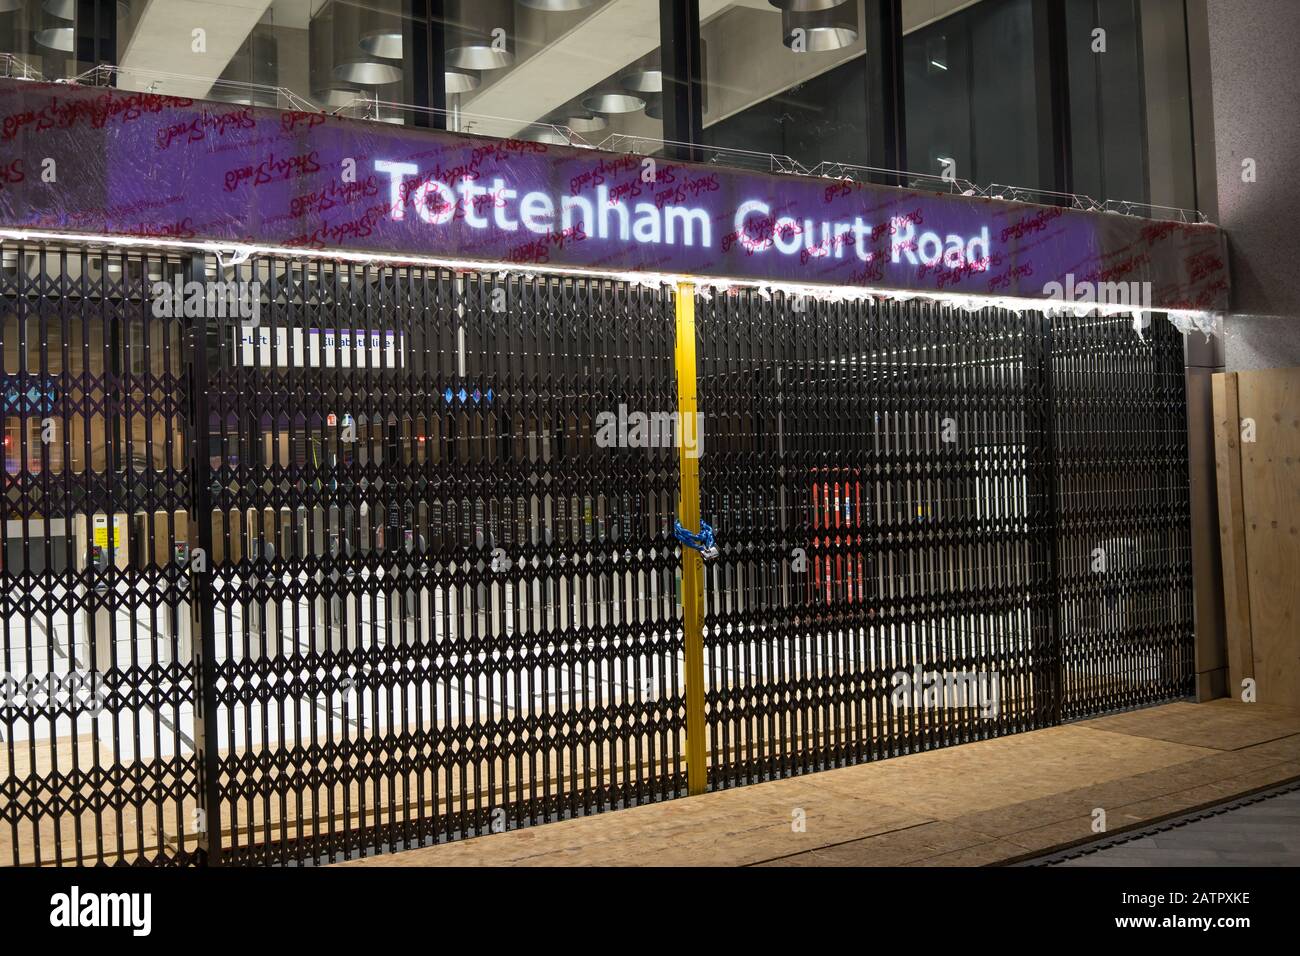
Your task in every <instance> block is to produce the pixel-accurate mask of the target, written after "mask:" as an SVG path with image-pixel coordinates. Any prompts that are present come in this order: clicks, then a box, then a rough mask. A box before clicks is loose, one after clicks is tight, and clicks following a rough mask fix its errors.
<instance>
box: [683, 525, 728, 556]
mask: <svg viewBox="0 0 1300 956" xmlns="http://www.w3.org/2000/svg"><path fill="white" fill-rule="evenodd" d="M673 536H674V537H675V538H676V539H677V540H678V541H680V542H681V543H682V544H684V545H685V546H686V547H688V548H694V549H695V550H696V551H698V552H700V555H701V557H703V558H704V559H705V560H709V559H712V558H716V557H717V556H718V546H717V544H716V542H714V540H713V529H712V528H710V527H709V526H708V525H707V524H705V523H704V522H703V521H701V522H700V531H699V534H696V533H695V532H693V531H687V530H686V529H685V528H683V527H682V523H681V522H680V521H674V522H673Z"/></svg>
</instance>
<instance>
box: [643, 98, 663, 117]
mask: <svg viewBox="0 0 1300 956" xmlns="http://www.w3.org/2000/svg"><path fill="white" fill-rule="evenodd" d="M645 115H646V116H648V117H650V118H651V119H655V120H661V119H663V118H664V98H663V97H662V96H649V97H646V101H645Z"/></svg>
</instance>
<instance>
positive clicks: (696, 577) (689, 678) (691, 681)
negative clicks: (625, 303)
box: [677, 282, 708, 796]
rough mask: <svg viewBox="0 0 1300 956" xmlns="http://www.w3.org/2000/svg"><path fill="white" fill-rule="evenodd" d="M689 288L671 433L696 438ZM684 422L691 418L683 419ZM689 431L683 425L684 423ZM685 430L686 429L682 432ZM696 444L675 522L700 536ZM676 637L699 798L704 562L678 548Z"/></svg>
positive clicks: (683, 452) (693, 784)
mask: <svg viewBox="0 0 1300 956" xmlns="http://www.w3.org/2000/svg"><path fill="white" fill-rule="evenodd" d="M695 375H696V371H695V286H694V285H692V284H691V283H689V282H681V283H678V285H677V433H678V435H679V436H685V435H688V434H689V435H696V436H698V435H699V429H698V426H697V425H696V424H695V417H694V416H695V413H696V410H697V407H696V395H695V383H696V379H695ZM687 416H691V417H690V418H688V417H687ZM688 421H689V422H691V425H689V426H688V425H687V424H686V423H687V422H688ZM688 428H689V429H691V430H690V431H688ZM701 445H702V442H700V441H699V440H698V438H697V440H696V441H695V442H693V443H692V446H693V447H690V448H688V447H687V442H686V441H684V440H683V441H680V442H679V447H678V451H677V454H678V459H679V461H680V462H681V502H680V504H679V506H678V512H677V514H678V520H679V521H680V522H681V523H682V527H683V528H685V529H686V530H687V531H699V530H700V460H699V453H698V449H699V448H700V446H701ZM682 631H683V635H684V638H685V669H686V788H687V792H688V793H690V794H691V795H692V796H694V795H696V794H699V793H703V792H704V789H705V784H706V782H707V779H706V775H707V772H708V771H707V767H706V764H705V758H704V736H705V730H704V559H703V558H702V557H700V553H699V552H698V551H696V550H695V549H694V548H688V547H685V546H683V547H682Z"/></svg>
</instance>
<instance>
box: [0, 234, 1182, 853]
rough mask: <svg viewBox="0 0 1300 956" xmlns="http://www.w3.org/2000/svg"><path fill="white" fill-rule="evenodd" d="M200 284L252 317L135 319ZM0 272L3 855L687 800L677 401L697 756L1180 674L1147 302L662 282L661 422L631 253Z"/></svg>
mask: <svg viewBox="0 0 1300 956" xmlns="http://www.w3.org/2000/svg"><path fill="white" fill-rule="evenodd" d="M218 278H220V279H223V280H230V279H234V280H237V281H240V282H245V283H253V282H256V283H259V285H260V300H259V301H260V302H261V308H260V315H259V317H258V323H257V325H256V327H253V326H251V324H250V323H247V322H246V321H243V320H241V318H239V317H232V318H222V317H211V316H209V317H208V319H207V320H206V322H205V321H204V320H197V321H196V320H194V319H185V318H176V317H167V316H160V315H159V314H158V311H157V308H156V298H157V296H156V295H155V291H156V283H157V282H159V281H163V282H168V283H172V284H173V285H174V284H177V283H183V282H185V281H191V282H194V281H201V280H205V279H218ZM0 299H2V302H3V310H4V312H3V337H4V343H3V344H4V356H5V380H6V390H5V427H6V432H5V436H6V438H5V443H6V468H5V473H4V478H5V506H6V515H5V525H4V542H3V543H4V551H3V555H2V557H3V568H2V573H3V578H4V580H3V594H2V595H0V599H2V600H3V602H4V613H3V628H4V630H3V641H4V644H3V661H2V662H0V663H2V665H3V672H4V673H3V677H2V678H0V679H3V680H4V696H3V698H2V699H0V734H2V735H3V742H0V754H2V756H0V858H2V859H3V860H4V861H5V862H6V863H14V864H21V863H180V864H188V863H194V862H202V861H205V860H206V861H209V862H212V861H216V860H218V859H219V860H221V861H222V862H231V863H276V862H315V861H329V860H337V859H340V858H343V857H345V856H347V855H353V854H356V853H362V852H377V851H380V850H386V849H400V848H404V847H411V846H416V845H420V844H422V843H428V842H431V841H434V840H441V839H451V838H456V837H459V836H464V835H469V834H474V833H482V832H489V831H492V830H500V829H505V828H513V827H517V826H522V825H526V824H531V823H538V822H542V821H546V820H553V819H557V818H560V817H564V816H572V815H578V814H584V813H590V812H595V811H599V810H604V809H610V808H615V807H619V806H624V805H630V804H636V803H642V802H646V801H652V800H659V799H665V798H670V797H674V796H678V795H681V794H684V793H685V791H686V785H687V779H686V768H687V763H686V757H685V745H684V737H685V728H686V724H687V715H686V698H685V694H684V685H685V675H684V672H683V659H684V656H683V651H684V641H683V627H682V623H683V622H682V611H681V591H682V585H681V581H680V572H679V569H680V567H681V555H680V552H679V549H678V546H677V544H676V542H675V541H674V539H673V522H674V519H675V517H676V515H677V507H678V497H679V484H678V481H679V478H678V463H679V449H678V447H676V445H677V444H678V443H679V442H680V440H681V439H682V438H683V437H685V438H687V439H698V443H696V444H695V447H697V448H702V451H703V454H702V456H701V457H700V458H699V464H700V473H701V474H700V481H701V511H702V515H703V517H704V519H705V520H706V521H709V522H710V523H711V524H712V525H713V526H714V528H715V529H716V530H717V533H718V539H719V545H720V549H721V554H720V556H719V557H718V558H717V559H716V560H715V561H712V562H710V563H709V564H708V566H707V569H706V591H705V594H706V604H707V616H706V630H705V635H704V671H705V675H706V688H707V697H706V702H705V705H706V718H705V719H706V726H707V729H708V734H707V741H708V749H709V752H710V757H709V760H710V766H709V771H708V772H709V782H710V785H711V786H713V787H725V786H731V785H735V784H739V783H746V782H752V781H757V780H761V779H765V778H769V777H773V776H780V775H785V774H791V773H799V772H805V771H810V770H816V769H820V768H824V767H828V766H834V765H839V764H844V763H851V762H855V761H861V760H868V759H875V758H880V757H886V756H890V755H893V754H897V753H902V752H907V751H911V750H918V749H925V748H929V747H936V746H944V745H948V744H953V743H959V742H962V741H966V740H972V739H979V738H982V737H990V736H996V735H1000V734H1006V733H1013V732H1017V731H1021V730H1027V729H1031V728H1033V727H1039V726H1044V725H1048V724H1052V723H1055V722H1058V721H1060V720H1065V719H1073V718H1077V717H1082V716H1087V715H1090V714H1095V713H1100V712H1103V711H1106V710H1112V709H1116V708H1120V707H1127V706H1134V705H1138V704H1145V703H1150V702H1154V701H1159V700H1167V699H1171V698H1176V697H1180V696H1186V695H1188V694H1190V692H1191V689H1192V671H1193V665H1192V659H1191V653H1192V647H1191V639H1192V623H1191V575H1190V558H1189V543H1188V500H1187V471H1186V447H1185V426H1184V418H1183V416H1184V397H1183V386H1182V352H1181V339H1180V337H1179V336H1178V334H1177V333H1176V332H1175V331H1174V330H1173V329H1172V328H1171V327H1170V326H1169V324H1168V323H1166V322H1164V321H1163V320H1157V321H1155V322H1154V323H1153V324H1152V326H1151V327H1150V328H1149V329H1148V330H1147V331H1146V333H1145V338H1144V339H1139V338H1138V336H1137V335H1135V333H1134V332H1133V330H1132V329H1131V327H1130V323H1129V322H1128V321H1127V320H1119V319H1113V320H1112V319H1100V318H1088V319H1077V318H1071V319H1068V320H1066V319H1048V318H1046V317H1044V316H1042V315H1037V314H1027V315H1022V314H1016V313H1010V312H1005V311H1002V310H996V309H986V310H984V311H982V312H979V313H974V314H969V313H964V312H957V311H953V310H951V309H948V308H945V307H940V306H938V305H933V304H929V303H921V302H915V301H913V302H908V303H884V302H876V301H859V302H838V301H834V302H832V301H812V300H790V299H784V298H783V297H782V296H781V295H780V294H777V295H774V296H771V297H768V296H764V295H759V294H758V293H749V292H739V293H737V292H730V293H725V294H723V293H718V294H708V293H704V294H701V295H699V296H698V297H697V299H696V301H695V311H696V314H697V323H698V325H697V332H698V335H697V343H698V350H699V361H698V374H697V382H698V388H699V403H700V404H699V408H700V412H701V419H700V426H699V430H698V431H696V430H695V429H692V428H690V427H686V428H683V427H682V425H683V423H682V422H681V421H677V420H674V419H671V416H673V414H674V413H675V412H676V410H677V400H678V396H677V380H676V372H675V366H674V337H675V329H676V325H675V322H676V320H675V303H676V300H675V296H674V295H673V293H672V291H671V290H667V289H649V288H645V287H636V286H629V285H624V284H619V283H614V282H608V281H603V280H596V279H590V280H586V279H575V278H572V277H568V278H560V277H542V276H537V277H528V278H521V277H519V276H517V275H516V276H511V277H510V278H509V279H507V278H505V277H504V276H503V275H499V274H496V273H482V274H467V273H452V272H449V271H442V270H433V269H419V268H387V267H371V266H360V265H350V264H346V263H332V262H326V261H322V260H315V259H313V260H309V261H293V260H280V259H259V260H254V261H252V262H249V263H245V264H243V265H241V266H239V267H237V269H236V270H235V271H229V270H227V271H226V272H224V273H223V272H220V270H219V269H218V266H217V263H216V262H215V261H213V260H207V261H204V260H203V259H180V258H176V257H174V256H169V255H163V254H156V255H155V254H140V253H138V252H132V253H130V254H127V253H121V252H113V253H106V252H99V251H95V252H91V251H89V250H84V249H67V250H53V249H42V248H38V247H21V246H8V245H6V246H5V247H4V267H3V272H2V273H0ZM246 318H247V317H246V316H245V317H244V320H246ZM200 344H201V345H202V347H199V346H200ZM643 416H644V417H643ZM688 424H689V423H688ZM692 443H693V442H688V444H692ZM196 712H197V714H198V715H200V717H201V719H198V720H196Z"/></svg>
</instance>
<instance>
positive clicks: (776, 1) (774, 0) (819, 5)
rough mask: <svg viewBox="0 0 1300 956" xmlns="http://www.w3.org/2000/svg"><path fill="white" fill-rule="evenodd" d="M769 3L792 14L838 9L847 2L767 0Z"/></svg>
mask: <svg viewBox="0 0 1300 956" xmlns="http://www.w3.org/2000/svg"><path fill="white" fill-rule="evenodd" d="M767 2H768V3H770V4H772V6H774V7H776V8H777V9H778V10H789V11H790V12H791V13H816V12H817V11H818V10H830V9H831V8H832V7H838V6H839V5H840V4H842V3H845V2H847V0H767Z"/></svg>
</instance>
